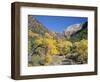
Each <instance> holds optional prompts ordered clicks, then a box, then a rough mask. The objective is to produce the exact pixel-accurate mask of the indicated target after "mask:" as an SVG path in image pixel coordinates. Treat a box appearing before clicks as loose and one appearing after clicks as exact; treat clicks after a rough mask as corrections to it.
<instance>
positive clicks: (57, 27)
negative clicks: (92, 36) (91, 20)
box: [33, 15, 88, 32]
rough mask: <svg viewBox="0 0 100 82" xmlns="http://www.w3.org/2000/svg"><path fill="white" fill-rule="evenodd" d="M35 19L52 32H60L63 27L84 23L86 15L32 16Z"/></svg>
mask: <svg viewBox="0 0 100 82" xmlns="http://www.w3.org/2000/svg"><path fill="white" fill-rule="evenodd" d="M33 17H34V18H35V19H36V20H37V21H39V22H40V23H42V24H43V26H45V27H46V28H48V29H49V30H51V31H54V32H62V31H63V30H64V29H65V28H67V27H68V26H70V25H72V24H77V23H84V22H86V21H87V20H88V19H87V17H70V16H46V15H45V16H42V15H34V16H33Z"/></svg>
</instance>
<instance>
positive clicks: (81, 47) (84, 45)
mask: <svg viewBox="0 0 100 82" xmlns="http://www.w3.org/2000/svg"><path fill="white" fill-rule="evenodd" d="M74 46H75V47H76V48H75V50H76V52H78V53H79V54H82V55H84V54H85V53H87V49H88V41H87V40H85V39H83V40H81V41H80V42H75V43H74Z"/></svg>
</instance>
